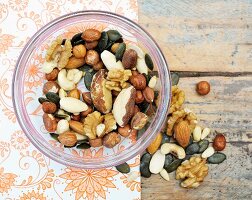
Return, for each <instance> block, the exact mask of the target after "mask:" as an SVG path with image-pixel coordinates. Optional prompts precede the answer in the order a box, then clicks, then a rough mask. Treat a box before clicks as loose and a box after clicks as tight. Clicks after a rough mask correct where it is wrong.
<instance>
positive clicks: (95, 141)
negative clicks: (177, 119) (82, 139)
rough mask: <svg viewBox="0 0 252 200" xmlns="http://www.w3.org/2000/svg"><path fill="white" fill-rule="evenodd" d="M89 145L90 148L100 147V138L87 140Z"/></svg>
mask: <svg viewBox="0 0 252 200" xmlns="http://www.w3.org/2000/svg"><path fill="white" fill-rule="evenodd" d="M89 144H90V146H91V147H100V146H102V138H95V139H93V140H90V139H89Z"/></svg>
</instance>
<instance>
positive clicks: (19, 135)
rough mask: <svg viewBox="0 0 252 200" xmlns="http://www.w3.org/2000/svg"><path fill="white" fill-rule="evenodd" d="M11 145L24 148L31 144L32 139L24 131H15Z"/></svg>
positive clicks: (19, 148) (20, 148) (18, 148)
mask: <svg viewBox="0 0 252 200" xmlns="http://www.w3.org/2000/svg"><path fill="white" fill-rule="evenodd" d="M11 145H12V146H13V147H14V148H15V149H17V150H23V149H26V148H27V147H28V146H29V145H30V141H29V140H28V139H27V137H26V136H25V134H24V133H23V131H15V132H14V133H13V134H12V136H11Z"/></svg>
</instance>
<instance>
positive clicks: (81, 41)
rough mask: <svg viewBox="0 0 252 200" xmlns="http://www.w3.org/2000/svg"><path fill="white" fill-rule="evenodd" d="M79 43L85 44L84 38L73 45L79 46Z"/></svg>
mask: <svg viewBox="0 0 252 200" xmlns="http://www.w3.org/2000/svg"><path fill="white" fill-rule="evenodd" d="M79 44H85V41H84V40H78V41H76V42H75V43H74V44H73V45H72V46H73V47H74V46H77V45H79Z"/></svg>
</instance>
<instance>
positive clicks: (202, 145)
mask: <svg viewBox="0 0 252 200" xmlns="http://www.w3.org/2000/svg"><path fill="white" fill-rule="evenodd" d="M208 145H209V141H208V140H201V141H200V142H199V147H200V148H199V151H198V153H203V152H204V151H205V150H206V149H207V147H208Z"/></svg>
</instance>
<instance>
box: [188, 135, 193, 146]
mask: <svg viewBox="0 0 252 200" xmlns="http://www.w3.org/2000/svg"><path fill="white" fill-rule="evenodd" d="M192 143H193V138H192V136H190V139H189V143H188V145H190V144H192ZM188 145H187V146H188Z"/></svg>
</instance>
